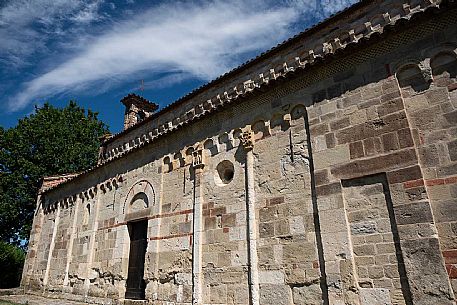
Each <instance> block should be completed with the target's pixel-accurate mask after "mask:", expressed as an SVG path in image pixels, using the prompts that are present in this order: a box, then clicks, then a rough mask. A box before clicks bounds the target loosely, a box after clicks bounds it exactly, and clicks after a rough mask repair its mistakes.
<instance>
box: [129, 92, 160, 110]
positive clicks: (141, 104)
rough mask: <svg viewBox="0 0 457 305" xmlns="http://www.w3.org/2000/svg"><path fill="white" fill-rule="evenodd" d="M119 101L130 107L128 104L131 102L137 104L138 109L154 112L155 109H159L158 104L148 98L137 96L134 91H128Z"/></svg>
mask: <svg viewBox="0 0 457 305" xmlns="http://www.w3.org/2000/svg"><path fill="white" fill-rule="evenodd" d="M121 103H122V104H124V105H125V107H127V108H130V106H131V105H132V104H133V105H135V106H137V107H138V108H139V109H141V110H143V111H147V112H154V111H156V110H157V109H159V105H157V104H156V103H153V102H150V101H149V100H147V99H145V98H144V97H142V96H139V95H137V94H135V93H130V94H128V95H127V96H125V97H124V98H123V99H122V100H121Z"/></svg>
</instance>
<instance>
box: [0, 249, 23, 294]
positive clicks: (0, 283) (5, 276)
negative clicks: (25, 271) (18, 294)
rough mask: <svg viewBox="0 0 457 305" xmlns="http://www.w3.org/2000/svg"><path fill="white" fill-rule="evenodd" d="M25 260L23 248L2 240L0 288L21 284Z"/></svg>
mask: <svg viewBox="0 0 457 305" xmlns="http://www.w3.org/2000/svg"><path fill="white" fill-rule="evenodd" d="M24 260H25V252H24V250H23V249H21V248H19V247H17V246H15V245H11V244H8V243H6V242H4V241H1V240H0V270H2V273H1V276H0V288H13V287H17V286H19V283H20V281H21V274H22V266H23V265H24Z"/></svg>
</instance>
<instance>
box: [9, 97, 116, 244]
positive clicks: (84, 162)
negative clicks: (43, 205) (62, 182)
mask: <svg viewBox="0 0 457 305" xmlns="http://www.w3.org/2000/svg"><path fill="white" fill-rule="evenodd" d="M107 132H108V127H107V126H106V125H105V124H104V123H103V122H102V121H100V120H98V118H97V113H95V112H92V111H91V110H88V111H86V110H85V109H83V108H81V107H79V106H78V105H77V104H76V103H75V102H73V101H70V103H69V104H68V105H67V106H66V107H65V108H63V109H59V108H56V107H53V106H51V105H50V104H48V103H46V104H45V105H44V106H43V107H41V108H38V107H36V108H35V112H34V113H33V114H31V115H29V116H28V117H25V118H23V119H21V120H19V122H18V124H17V126H16V127H13V128H10V129H7V130H5V129H3V128H1V127H0V240H3V241H6V242H13V243H17V244H18V243H19V242H20V241H23V240H27V239H28V236H29V233H30V229H31V224H32V220H33V213H34V210H35V203H36V196H37V193H38V189H39V187H40V186H41V185H40V184H41V179H42V178H43V177H44V176H51V175H58V174H66V173H75V172H80V171H83V170H86V169H88V168H90V167H92V166H93V165H95V164H96V162H97V156H98V149H99V139H98V138H99V137H100V136H102V135H103V134H105V133H107Z"/></svg>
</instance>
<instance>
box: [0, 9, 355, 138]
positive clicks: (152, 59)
mask: <svg viewBox="0 0 457 305" xmlns="http://www.w3.org/2000/svg"><path fill="white" fill-rule="evenodd" d="M354 2H356V0H284V1H277V0H276V1H275V0H263V1H262V0H245V1H238V0H234V1H221V0H218V1H140V0H117V1H112V0H0V125H1V126H3V127H5V128H9V127H12V126H14V125H16V123H17V120H18V119H20V118H22V117H24V116H26V115H29V114H30V113H32V112H33V111H34V107H35V105H38V106H39V105H42V104H43V103H44V102H45V101H49V102H50V103H51V104H53V105H56V106H59V107H62V106H64V105H66V104H67V103H68V101H69V100H70V99H73V100H76V101H77V102H78V104H80V105H82V106H83V107H85V108H90V109H92V110H94V111H97V112H99V118H100V119H102V120H103V121H104V122H105V123H107V124H108V125H109V127H110V129H111V131H112V132H119V131H120V130H121V129H122V121H123V106H122V105H121V103H119V100H120V99H121V98H122V97H123V96H125V95H127V94H128V93H131V92H134V93H137V94H140V95H142V96H144V97H145V98H147V99H149V100H151V101H154V102H156V103H158V104H159V105H160V106H161V107H163V106H165V105H167V104H169V103H171V102H173V101H174V100H176V99H178V98H179V97H181V96H183V95H185V94H186V93H188V92H190V91H191V90H192V89H194V88H197V87H198V86H200V85H202V84H204V83H207V82H208V81H211V80H212V79H214V78H216V77H217V76H219V75H220V74H223V73H224V72H226V71H228V70H230V69H232V68H234V67H236V66H238V65H239V64H241V63H243V62H245V61H246V60H248V59H250V58H252V57H254V56H256V55H258V54H259V53H261V52H263V51H265V50H268V49H270V48H271V47H273V46H275V45H276V44H277V43H279V42H281V41H283V40H285V39H287V38H289V37H291V36H293V35H295V34H297V33H298V32H301V31H303V30H304V29H306V28H308V27H310V26H312V25H313V24H315V23H317V22H319V21H320V20H322V19H324V18H326V17H328V16H330V15H331V14H334V13H336V12H337V11H340V10H342V9H344V8H345V7H347V6H349V5H351V4H353V3H354ZM141 80H143V81H144V90H142V91H141V90H140V85H141Z"/></svg>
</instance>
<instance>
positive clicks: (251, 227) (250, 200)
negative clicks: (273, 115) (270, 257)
mask: <svg viewBox="0 0 457 305" xmlns="http://www.w3.org/2000/svg"><path fill="white" fill-rule="evenodd" d="M240 141H241V145H242V146H243V148H244V150H245V151H246V163H245V176H246V206H247V218H246V220H247V224H248V236H247V237H248V248H249V251H248V262H249V291H250V297H251V302H250V304H252V305H259V304H260V301H259V271H258V257H257V220H256V212H255V181H254V154H253V152H252V150H253V149H254V138H253V133H252V131H251V130H248V131H245V132H243V133H242V134H241V135H240Z"/></svg>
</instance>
